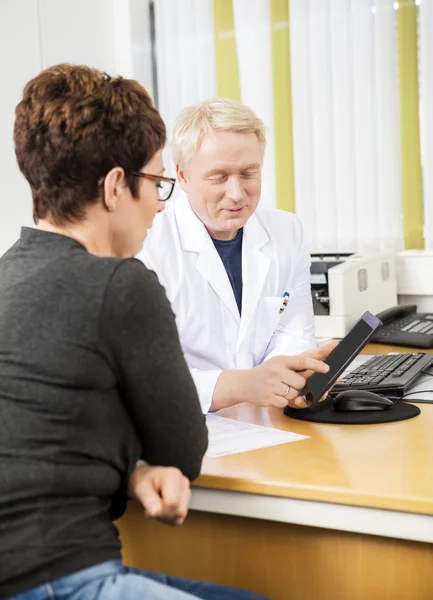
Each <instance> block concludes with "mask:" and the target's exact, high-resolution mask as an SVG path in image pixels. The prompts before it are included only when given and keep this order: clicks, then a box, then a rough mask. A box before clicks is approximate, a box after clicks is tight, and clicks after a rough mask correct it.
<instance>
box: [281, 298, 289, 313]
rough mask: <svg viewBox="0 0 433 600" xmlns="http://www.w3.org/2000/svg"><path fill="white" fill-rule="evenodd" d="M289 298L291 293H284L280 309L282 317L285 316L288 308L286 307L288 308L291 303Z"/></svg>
mask: <svg viewBox="0 0 433 600" xmlns="http://www.w3.org/2000/svg"><path fill="white" fill-rule="evenodd" d="M289 298H290V293H289V292H284V294H283V303H282V305H281V308H280V315H282V314H283V312H284V309H285V308H286V306H287V304H288V302H289Z"/></svg>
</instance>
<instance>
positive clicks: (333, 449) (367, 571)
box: [119, 345, 433, 600]
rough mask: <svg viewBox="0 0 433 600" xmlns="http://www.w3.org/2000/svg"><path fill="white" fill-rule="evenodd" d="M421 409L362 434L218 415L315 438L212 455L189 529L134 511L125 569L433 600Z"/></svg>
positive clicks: (263, 587)
mask: <svg viewBox="0 0 433 600" xmlns="http://www.w3.org/2000/svg"><path fill="white" fill-rule="evenodd" d="M401 350H405V349H401ZM387 351H396V348H395V347H393V348H391V347H385V346H378V345H371V346H369V347H368V348H367V349H366V352H367V353H382V352H387ZM421 410H422V414H421V415H420V416H418V417H416V418H415V419H411V420H409V421H403V422H399V423H388V424H383V425H358V426H348V425H346V426H342V425H320V424H313V423H306V422H302V421H297V420H294V419H289V418H287V417H285V416H284V415H283V413H282V412H281V411H280V410H277V409H259V408H255V407H253V406H251V405H247V404H242V405H238V406H236V407H233V408H230V409H225V410H223V411H220V414H221V415H223V416H227V417H231V418H234V419H239V420H244V421H248V422H251V423H257V424H261V425H267V426H271V427H277V428H279V429H286V430H289V431H294V432H296V433H302V434H305V435H308V436H310V438H309V439H308V440H304V441H301V442H296V443H292V444H284V445H281V446H275V447H272V448H265V449H262V450H256V451H253V452H248V453H243V454H236V455H232V456H227V457H224V458H219V459H209V458H206V459H205V461H204V464H203V469H202V475H201V476H200V478H199V479H198V480H197V482H196V484H195V487H194V490H193V495H192V501H191V511H190V514H189V516H188V519H187V521H186V523H185V524H184V525H183V526H182V527H181V528H178V529H170V528H167V527H165V526H163V525H160V524H159V523H154V522H151V521H147V520H145V519H143V518H142V511H141V508H140V507H139V506H137V505H135V504H131V505H130V507H129V508H128V511H127V513H126V515H125V516H124V517H123V519H121V521H120V522H119V529H120V534H121V538H122V541H123V545H124V559H125V562H126V563H127V564H129V565H133V566H137V567H142V568H147V569H152V570H156V571H163V572H167V573H171V574H173V575H179V576H183V577H191V578H195V579H201V580H208V581H214V582H219V583H226V584H229V585H236V586H239V587H243V588H246V589H250V590H253V591H256V592H260V593H262V594H265V595H268V596H269V597H270V598H272V599H273V600H289V599H290V600H310V599H313V598H314V599H315V600H328V599H329V600H336V599H337V600H340V599H341V600H361V599H367V598H368V599H372V600H376V599H378V600H379V599H380V600H385V599H388V598H389V599H393V600H397V599H398V600H431V599H432V598H433V405H421Z"/></svg>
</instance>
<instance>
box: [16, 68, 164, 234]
mask: <svg viewBox="0 0 433 600" xmlns="http://www.w3.org/2000/svg"><path fill="white" fill-rule="evenodd" d="M15 115H16V118H15V128H14V141H15V153H16V157H17V160H18V164H19V167H20V169H21V171H22V173H23V174H24V176H25V178H26V179H27V181H28V182H29V184H30V187H31V190H32V196H33V217H34V219H35V222H37V221H38V220H39V219H43V218H47V217H50V219H51V220H52V221H53V222H55V223H57V224H60V223H63V222H65V221H71V222H73V221H77V220H80V219H82V218H83V216H84V212H85V206H86V204H89V203H92V202H97V201H98V198H99V195H100V188H99V187H98V183H99V182H100V181H101V179H103V178H104V177H105V175H106V174H107V173H108V171H110V169H112V168H113V167H122V168H123V170H124V171H125V176H126V182H127V184H128V186H129V188H130V190H131V193H132V195H133V197H134V198H135V197H137V193H138V185H139V183H138V180H137V178H134V177H133V176H132V175H131V173H133V172H134V171H138V170H139V169H141V168H142V167H143V166H144V165H145V164H146V163H148V162H149V160H151V159H152V157H153V156H154V154H155V153H156V152H157V151H158V150H160V149H161V148H162V147H163V146H164V144H165V140H166V131H165V126H164V122H163V121H162V119H161V116H160V115H159V113H158V111H157V110H156V108H155V107H154V106H153V103H152V100H151V98H150V96H149V94H148V93H147V92H146V90H145V89H144V88H143V87H142V86H141V85H140V84H139V83H138V82H137V81H134V80H129V79H123V78H122V77H110V76H109V75H107V74H106V73H102V72H101V71H98V70H96V69H91V68H89V67H85V66H79V65H69V64H60V65H56V66H54V67H50V68H49V69H46V70H45V71H42V73H40V74H39V75H38V76H37V77H35V78H34V79H32V80H31V81H29V82H28V83H27V85H26V87H25V88H24V94H23V99H22V100H21V102H20V103H19V104H18V106H17V107H16V109H15Z"/></svg>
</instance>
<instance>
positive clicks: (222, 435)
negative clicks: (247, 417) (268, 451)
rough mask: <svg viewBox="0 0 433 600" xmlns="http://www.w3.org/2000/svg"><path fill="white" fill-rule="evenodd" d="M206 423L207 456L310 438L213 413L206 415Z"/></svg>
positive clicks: (234, 452) (245, 450)
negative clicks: (207, 433) (207, 438)
mask: <svg viewBox="0 0 433 600" xmlns="http://www.w3.org/2000/svg"><path fill="white" fill-rule="evenodd" d="M206 424H207V428H208V431H209V447H208V449H207V452H206V456H209V457H211V458H216V457H218V456H226V455H227V454H237V453H239V452H248V451H249V450H257V448H266V447H267V446H277V445H278V444H285V443H287V442H297V441H299V440H305V439H307V438H308V436H306V435H298V434H297V433H291V432H290V431H281V430H280V429H273V428H272V427H262V426H261V425H252V424H251V423H243V422H242V421H235V420H234V419H226V418H225V417H220V416H218V415H212V414H210V415H209V414H208V415H206Z"/></svg>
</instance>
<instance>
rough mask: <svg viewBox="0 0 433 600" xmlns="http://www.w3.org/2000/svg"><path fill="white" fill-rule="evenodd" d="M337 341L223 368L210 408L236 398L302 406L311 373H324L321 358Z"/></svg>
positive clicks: (231, 402)
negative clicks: (255, 363) (242, 367)
mask: <svg viewBox="0 0 433 600" xmlns="http://www.w3.org/2000/svg"><path fill="white" fill-rule="evenodd" d="M336 345H337V342H330V343H328V344H326V345H324V346H321V347H320V348H315V349H313V350H307V351H306V352H303V353H302V354H299V355H297V356H275V357H273V358H270V359H269V360H267V361H265V362H263V363H262V364H261V365H258V366H257V367H253V368H252V369H246V370H244V371H223V373H222V374H221V376H220V378H219V379H218V381H217V385H216V387H215V391H214V398H213V401H212V406H211V410H218V409H219V408H224V406H230V405H232V404H236V403H237V402H251V403H253V404H256V405H257V406H275V407H277V408H284V407H285V406H287V405H289V406H291V407H292V408H305V407H306V403H305V401H304V398H303V391H304V388H305V385H306V383H307V380H308V379H309V378H310V377H311V375H312V374H313V373H327V372H328V371H329V367H328V365H327V364H325V363H324V362H323V360H324V359H325V358H327V356H328V355H329V354H330V353H331V352H332V350H333V349H334V348H335V346H336Z"/></svg>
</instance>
